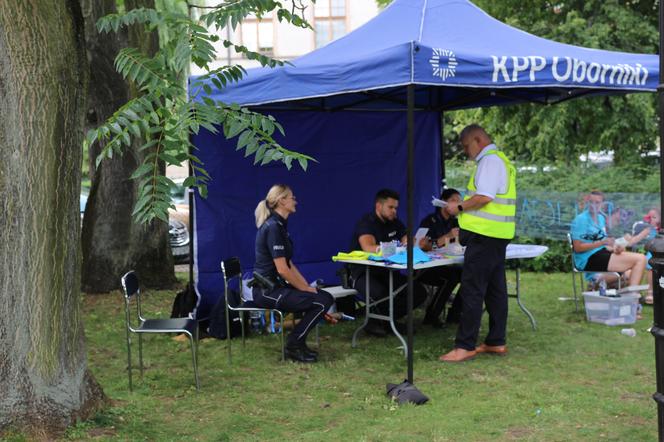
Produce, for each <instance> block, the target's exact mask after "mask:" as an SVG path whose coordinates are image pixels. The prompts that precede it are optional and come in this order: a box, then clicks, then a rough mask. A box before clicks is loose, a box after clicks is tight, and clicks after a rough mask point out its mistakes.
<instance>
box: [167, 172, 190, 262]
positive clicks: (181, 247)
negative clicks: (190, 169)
mask: <svg viewBox="0 0 664 442" xmlns="http://www.w3.org/2000/svg"><path fill="white" fill-rule="evenodd" d="M173 182H174V183H175V187H174V188H172V189H171V198H173V204H174V205H175V210H173V209H168V236H169V240H170V244H171V251H172V252H173V259H174V261H175V262H176V263H178V264H180V263H186V262H189V241H190V236H189V195H187V189H186V188H185V187H184V186H183V185H182V183H183V182H184V178H175V179H173Z"/></svg>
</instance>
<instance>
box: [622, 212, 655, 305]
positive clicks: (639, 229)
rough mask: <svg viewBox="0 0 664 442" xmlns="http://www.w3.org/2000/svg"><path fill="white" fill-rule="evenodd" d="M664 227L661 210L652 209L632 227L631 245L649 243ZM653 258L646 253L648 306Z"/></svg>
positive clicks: (651, 299) (650, 254) (646, 301)
mask: <svg viewBox="0 0 664 442" xmlns="http://www.w3.org/2000/svg"><path fill="white" fill-rule="evenodd" d="M661 227H662V214H661V211H660V210H659V209H656V208H652V209H650V210H649V211H648V213H647V214H646V215H645V216H644V217H643V221H640V222H638V223H634V226H633V227H632V234H633V236H631V237H630V238H629V245H630V246H633V245H636V244H638V243H640V242H641V241H649V240H651V239H653V238H654V237H655V235H657V232H658V231H659V229H660V228H661ZM650 258H652V253H650V252H647V253H646V270H647V272H646V278H647V280H648V293H647V294H646V297H645V303H646V304H652V302H653V298H652V267H651V266H650V264H648V261H650Z"/></svg>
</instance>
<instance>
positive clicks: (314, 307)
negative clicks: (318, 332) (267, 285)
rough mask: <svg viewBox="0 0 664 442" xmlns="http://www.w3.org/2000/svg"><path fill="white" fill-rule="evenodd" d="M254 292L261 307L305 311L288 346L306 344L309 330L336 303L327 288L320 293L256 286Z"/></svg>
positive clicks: (291, 311)
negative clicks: (258, 287) (259, 287)
mask: <svg viewBox="0 0 664 442" xmlns="http://www.w3.org/2000/svg"><path fill="white" fill-rule="evenodd" d="M253 294H254V303H255V304H256V305H257V306H259V307H262V308H273V309H278V310H281V311H282V312H289V313H304V317H303V318H302V319H301V320H300V322H299V323H298V324H297V325H296V326H295V328H293V331H292V332H291V333H290V334H289V335H288V339H287V341H286V345H287V346H299V345H302V344H304V343H305V342H306V339H307V335H308V334H309V332H310V331H311V330H312V329H313V327H315V326H316V324H317V323H318V322H319V321H320V320H321V319H323V316H324V315H325V313H327V311H328V310H329V309H330V307H332V304H334V297H333V296H332V295H330V294H329V293H328V292H326V291H325V290H318V293H315V294H314V293H309V292H302V291H300V290H296V289H294V288H292V287H279V288H276V289H274V290H272V291H267V290H262V289H256V288H254V290H253Z"/></svg>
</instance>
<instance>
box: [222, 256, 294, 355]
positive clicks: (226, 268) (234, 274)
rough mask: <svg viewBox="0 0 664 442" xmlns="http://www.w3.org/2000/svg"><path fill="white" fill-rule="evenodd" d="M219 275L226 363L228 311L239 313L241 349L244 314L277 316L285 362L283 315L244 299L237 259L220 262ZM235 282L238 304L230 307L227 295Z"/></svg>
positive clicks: (229, 323)
mask: <svg viewBox="0 0 664 442" xmlns="http://www.w3.org/2000/svg"><path fill="white" fill-rule="evenodd" d="M221 273H222V275H223V276H224V301H225V304H226V342H227V344H228V363H229V364H230V363H231V339H230V336H231V321H230V311H231V310H234V311H237V312H238V313H239V316H240V323H241V325H242V326H241V329H242V347H244V341H245V335H244V330H245V326H244V321H245V317H244V314H245V312H264V313H265V312H267V313H270V312H274V313H276V314H277V315H278V316H279V323H280V324H281V327H279V329H280V330H279V337H280V339H281V360H282V361H285V360H286V352H285V348H284V326H283V325H284V313H283V312H281V311H280V310H277V309H269V308H262V307H258V306H257V305H256V304H254V302H253V301H247V300H246V299H245V298H244V294H243V293H242V268H241V266H240V259H239V258H237V257H233V258H229V259H225V260H223V261H221ZM234 279H235V280H236V281H237V286H238V287H239V292H240V303H239V304H238V305H231V303H230V302H229V298H230V297H229V296H227V294H228V293H229V290H230V289H231V285H232V281H233V280H234Z"/></svg>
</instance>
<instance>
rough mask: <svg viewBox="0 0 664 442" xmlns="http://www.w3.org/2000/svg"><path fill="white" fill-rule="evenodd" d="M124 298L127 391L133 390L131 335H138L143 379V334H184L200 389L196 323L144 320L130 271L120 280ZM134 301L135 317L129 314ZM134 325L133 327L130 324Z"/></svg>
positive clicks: (176, 319)
mask: <svg viewBox="0 0 664 442" xmlns="http://www.w3.org/2000/svg"><path fill="white" fill-rule="evenodd" d="M121 282H122V290H123V291H124V298H125V317H126V321H127V364H128V367H127V373H128V374H129V391H132V390H133V385H132V378H131V334H130V333H137V334H138V360H139V365H140V370H141V379H142V378H143V333H178V334H180V333H184V334H185V335H187V336H188V337H189V341H190V343H191V361H192V364H193V367H194V380H195V381H196V389H197V390H198V389H200V383H199V381H198V321H197V320H195V319H189V318H172V319H171V318H169V319H146V318H144V317H143V314H142V311H141V291H140V289H139V284H138V277H137V276H136V273H135V272H134V271H133V270H132V271H130V272H127V273H126V274H125V275H124V276H122V279H121ZM134 298H135V299H136V316H133V315H132V314H131V310H132V309H131V306H130V304H131V301H132V299H134ZM134 323H136V324H137V325H136V326H134V325H132V324H134Z"/></svg>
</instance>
